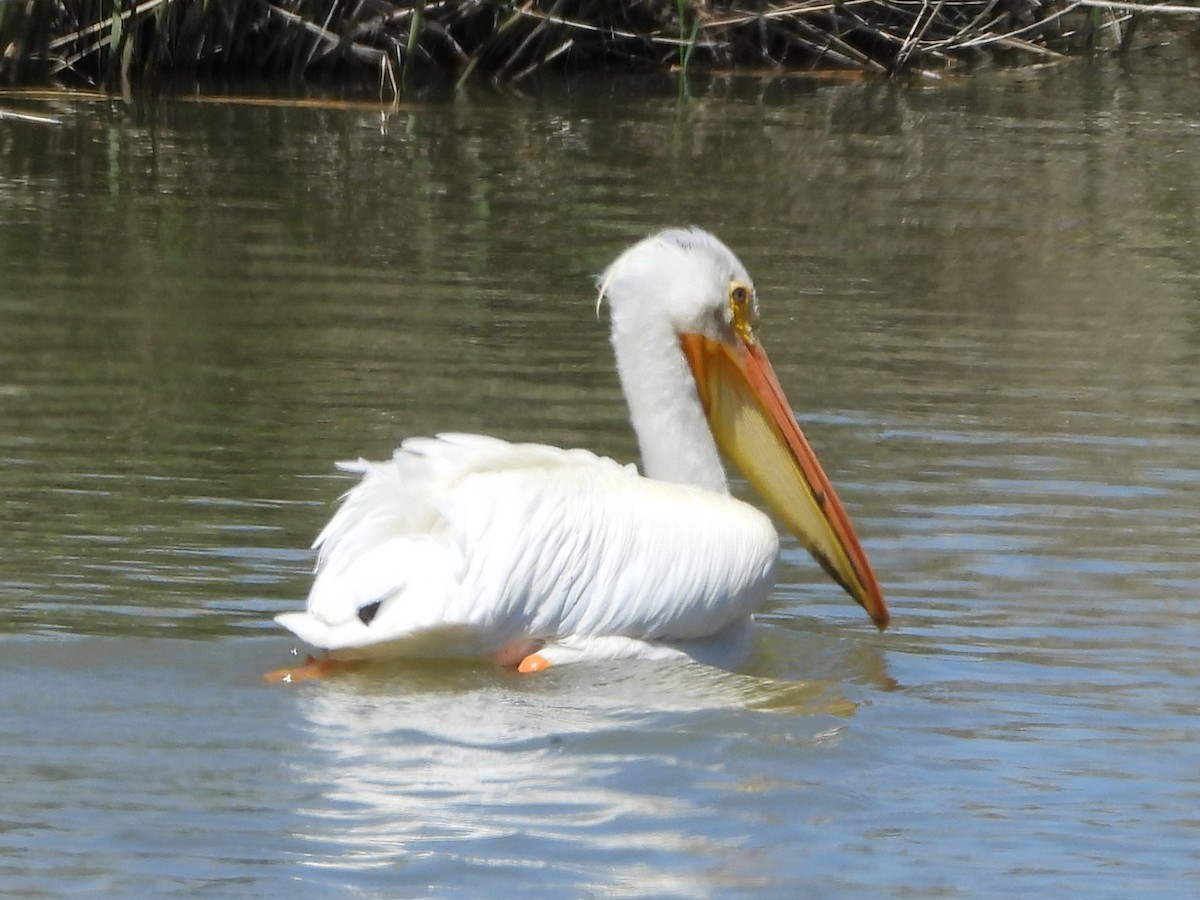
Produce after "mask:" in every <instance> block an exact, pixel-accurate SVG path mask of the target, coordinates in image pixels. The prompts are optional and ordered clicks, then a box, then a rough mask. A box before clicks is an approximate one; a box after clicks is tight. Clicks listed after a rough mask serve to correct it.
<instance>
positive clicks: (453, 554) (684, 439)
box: [277, 230, 886, 669]
mask: <svg viewBox="0 0 1200 900" xmlns="http://www.w3.org/2000/svg"><path fill="white" fill-rule="evenodd" d="M601 292H602V296H603V297H604V298H607V299H608V301H609V304H610V307H611V311H612V319H613V346H614V350H615V353H616V357H617V364H618V369H619V372H620V375H621V380H622V384H623V387H624V390H625V394H626V397H627V399H628V401H629V404H630V413H631V419H632V422H633V424H634V428H635V430H636V432H637V434H638V440H639V444H640V447H641V450H642V456H643V460H644V465H645V468H646V476H642V475H639V474H638V473H637V471H636V470H635V468H634V467H633V466H622V465H619V464H618V463H616V462H614V461H612V460H610V459H605V458H602V457H598V456H596V455H595V454H592V453H590V452H588V451H586V450H561V449H558V448H555V447H548V446H544V445H540V444H512V443H508V442H506V441H502V440H498V439H496V438H491V437H484V436H480V435H468V434H443V435H439V436H437V437H434V438H412V439H409V440H406V441H404V442H403V444H402V445H401V447H400V448H399V449H398V450H397V451H396V452H395V455H394V456H393V458H392V459H391V460H389V461H386V462H368V461H366V460H359V461H357V462H354V463H343V464H340V467H341V468H342V469H344V470H345V471H349V472H354V473H357V474H360V475H361V476H362V480H361V481H360V482H359V483H358V485H357V486H356V487H354V488H353V489H351V490H350V491H349V492H348V493H347V494H346V496H345V498H344V499H343V502H342V505H341V507H340V508H339V509H338V511H337V512H336V513H335V515H334V516H333V518H332V520H331V521H330V522H329V524H328V525H327V526H326V527H325V529H324V530H323V531H322V532H321V534H320V536H319V537H318V538H317V541H316V543H315V545H314V546H315V547H316V548H317V549H318V559H317V566H316V576H315V580H314V582H313V586H312V590H311V592H310V594H309V598H308V604H307V609H306V611H305V612H297V613H285V614H282V615H280V616H278V617H277V619H278V621H279V622H280V623H281V624H282V625H284V626H286V627H287V628H289V629H290V630H291V631H293V632H294V633H295V634H296V635H297V636H298V637H300V638H301V639H302V640H304V641H306V642H308V643H310V644H312V645H314V646H316V647H320V648H322V649H325V650H327V651H329V652H330V654H331V655H333V656H334V657H336V658H343V659H352V658H359V657H382V656H399V655H404V656H416V657H440V656H487V657H492V658H495V659H498V660H499V661H501V662H503V663H505V664H511V665H516V664H517V663H519V662H522V661H523V660H524V661H526V663H528V661H529V660H536V664H535V665H525V664H523V666H522V668H530V669H536V668H541V667H543V666H544V665H547V664H552V663H560V662H565V661H568V660H571V659H577V658H593V659H594V658H617V657H622V656H651V657H661V656H671V655H679V654H685V655H688V656H692V657H696V658H700V659H704V660H707V661H715V662H722V661H727V658H728V656H729V655H730V654H731V653H737V652H740V651H742V650H744V649H745V646H746V643H747V637H748V633H749V622H750V615H751V613H752V612H753V611H754V610H755V609H756V608H757V607H758V606H760V605H761V604H762V602H763V601H764V599H765V598H766V596H767V594H768V592H769V590H770V588H771V586H772V584H773V583H774V577H775V568H776V563H777V559H778V554H779V542H778V537H777V535H776V532H775V528H774V526H773V525H772V523H771V521H770V519H769V518H768V517H767V516H766V515H764V514H763V513H761V512H759V511H758V510H757V509H755V508H754V507H752V506H750V505H748V504H746V503H743V502H741V501H739V500H735V499H734V498H732V497H731V496H730V495H729V494H728V489H727V487H726V481H725V474H724V471H723V468H722V466H721V462H720V455H719V453H718V449H717V440H716V439H715V437H716V438H718V439H719V438H720V437H721V436H722V435H724V434H726V432H725V431H722V430H721V428H719V427H718V426H717V424H716V422H715V421H714V422H713V428H714V429H716V435H714V432H713V431H710V429H709V425H708V422H707V421H706V416H707V418H708V420H714V418H715V416H717V415H718V414H720V415H722V416H724V415H725V414H727V413H730V411H731V410H732V418H733V419H734V420H735V421H734V424H733V425H731V426H729V427H730V428H731V429H732V430H730V431H729V432H728V435H729V437H728V439H727V440H724V441H723V442H722V446H723V447H724V448H725V449H726V450H727V451H728V452H733V451H735V450H738V448H739V446H740V443H744V442H745V441H744V439H743V438H742V437H740V435H742V434H744V428H743V427H742V426H741V425H738V424H737V421H738V420H739V419H741V420H742V421H746V419H745V417H746V415H747V412H746V410H744V409H743V408H742V405H743V404H742V394H747V395H748V392H749V391H750V390H751V389H750V388H747V387H745V386H744V385H741V386H739V384H740V383H739V384H735V386H734V388H735V390H734V394H733V395H731V396H733V400H729V399H728V396H727V395H726V394H721V393H716V394H714V393H713V391H714V390H716V387H715V386H716V385H717V383H718V379H723V378H724V374H725V373H724V369H723V368H722V367H728V365H729V364H728V363H727V362H723V361H722V360H724V359H725V357H726V356H728V358H729V359H734V360H735V361H736V360H739V359H740V360H742V362H741V363H737V364H738V365H741V364H743V363H744V364H746V365H752V364H753V362H754V360H753V359H752V358H751V357H750V356H748V355H747V352H746V351H745V349H744V348H742V346H741V345H742V344H743V343H745V342H746V340H747V339H748V340H749V345H748V346H750V354H751V355H752V354H755V353H761V350H760V349H757V348H756V347H755V346H753V345H754V344H755V341H754V338H753V336H752V332H751V328H752V325H753V322H754V319H755V317H756V313H757V309H756V298H755V297H754V295H753V287H752V286H751V283H750V279H749V276H748V275H747V274H746V272H745V269H744V268H743V267H742V265H741V263H740V262H738V261H737V259H736V257H734V255H733V254H732V253H731V252H730V251H729V250H728V249H727V248H726V247H725V246H724V245H723V244H721V243H720V242H719V241H718V240H717V239H716V238H714V237H712V236H711V235H709V234H707V233H705V232H701V231H697V230H673V231H666V232H662V233H660V234H658V235H655V236H653V237H651V238H647V239H646V240H645V241H642V242H640V243H639V244H637V245H635V246H634V247H632V248H630V249H629V250H627V251H626V252H625V253H624V254H623V255H622V256H621V257H620V258H619V259H618V260H617V261H616V262H614V263H613V265H612V266H611V267H610V268H609V270H608V271H607V272H606V273H605V275H604V276H603V278H602V281H601ZM689 335H690V336H691V337H685V336H689ZM689 341H691V344H689V343H688V342H689ZM689 348H691V349H689ZM696 348H701V349H696ZM704 354H714V355H712V356H711V360H712V362H711V366H712V367H715V368H710V363H709V362H706V361H705V360H704V359H700V357H701V356H703V355H704ZM723 354H724V355H723ZM705 359H707V357H705ZM747 360H749V362H747ZM764 360H765V357H764ZM764 364H765V363H764ZM767 368H768V369H769V365H768V366H767ZM714 372H715V373H716V374H715V375H714V374H713V373H714ZM772 379H773V376H772ZM710 381H711V382H712V385H710V384H709V382H710ZM734 381H735V382H736V381H737V378H736V377H735V378H734ZM738 391H740V392H741V393H738ZM780 396H781V395H780ZM702 398H703V399H702ZM718 406H719V407H721V409H719V410H718V409H715V408H714V407H718ZM760 415H761V413H760ZM786 417H787V418H788V419H789V420H790V422H791V426H792V427H793V428H794V427H795V423H794V420H791V416H790V413H788V414H787V416H786ZM739 429H741V430H739ZM796 431H797V434H798V433H799V432H798V429H797V430H796ZM781 440H782V438H781ZM802 440H803V439H802V438H801V441H802ZM755 446H757V444H756V445H755ZM805 448H807V444H805ZM808 452H809V453H811V451H808ZM814 465H815V458H814ZM818 469H819V467H818ZM784 474H785V475H790V477H792V478H795V477H796V474H795V473H794V472H793V473H784ZM822 478H823V475H822ZM825 486H827V485H825ZM825 486H817V487H813V486H812V485H808V486H807V487H805V488H804V491H805V492H806V493H807V494H808V495H809V496H810V497H812V496H813V495H814V494H815V496H816V499H813V500H812V503H813V504H814V505H813V509H814V510H816V515H817V518H818V519H819V520H821V521H823V520H824V518H825V517H829V516H830V515H831V513H830V512H829V511H828V510H827V509H826V508H825V506H826V500H825V498H824V496H823V495H824V489H823V488H824V487H825ZM760 490H761V486H760ZM828 490H829V493H830V494H832V489H831V488H829V489H828ZM833 503H834V505H835V506H837V511H838V512H839V513H840V504H837V502H836V497H834V498H833ZM840 514H841V515H842V516H843V517H844V513H840ZM784 515H785V518H788V520H789V523H791V519H790V518H789V516H788V515H787V514H786V513H785V514H784ZM803 527H807V525H805V526H803ZM845 527H846V528H847V529H848V528H849V523H848V521H847V522H846V523H845ZM801 530H803V528H802V529H801ZM798 533H799V532H798ZM850 533H851V536H852V535H853V533H852V531H851V532H850ZM805 537H806V536H805V535H801V539H802V541H805V544H806V546H809V547H810V549H812V550H813V552H814V555H816V556H817V557H818V559H819V560H820V561H821V562H822V565H824V566H825V567H826V568H827V569H828V570H830V572H831V574H833V575H834V577H835V578H837V579H838V580H839V581H840V582H841V583H842V584H843V586H845V587H846V588H847V590H850V591H851V592H852V593H855V591H856V590H858V588H859V586H858V585H856V584H851V583H849V582H854V581H855V580H856V579H857V578H860V570H861V569H862V568H863V566H865V556H863V557H862V560H861V563H859V561H858V558H857V556H856V555H855V554H854V553H853V552H850V551H847V552H848V553H849V555H850V556H851V557H852V558H853V559H854V562H853V563H851V564H850V568H849V570H846V567H845V566H844V565H843V564H842V563H841V562H840V561H839V560H838V559H833V560H831V559H830V557H831V556H837V553H838V552H841V551H840V550H838V549H837V547H841V545H842V544H843V543H844V538H843V537H842V536H841V534H840V532H839V533H838V534H837V535H835V536H834V537H833V538H832V539H830V538H829V537H828V536H825V537H822V536H819V535H818V536H815V537H814V536H812V535H809V536H808V537H809V538H810V539H809V540H805ZM831 540H832V544H834V545H837V546H836V547H835V548H834V550H827V549H826V547H825V544H829V543H830V541H831ZM822 542H824V543H822ZM852 543H853V544H854V545H855V548H857V541H856V540H855V541H852ZM857 554H858V555H861V549H858V550H857ZM823 556H824V558H823ZM847 571H849V574H847ZM866 574H867V576H868V578H867V580H868V581H869V582H870V585H871V589H868V590H867V591H866V593H868V594H870V593H871V590H872V589H873V592H874V595H878V588H877V586H874V579H873V576H870V572H869V567H868V568H867V569H866ZM856 598H857V599H859V602H862V603H864V605H865V606H868V609H869V611H870V610H871V607H870V606H869V605H868V603H866V602H864V600H863V598H862V597H861V596H859V595H858V594H856ZM871 600H874V597H871ZM878 603H879V604H880V606H881V607H882V597H878ZM872 614H873V615H875V617H876V621H877V622H879V621H880V619H879V617H878V615H876V613H875V612H874V611H872ZM883 616H884V619H883V621H884V622H886V610H884V613H883ZM535 654H536V656H535Z"/></svg>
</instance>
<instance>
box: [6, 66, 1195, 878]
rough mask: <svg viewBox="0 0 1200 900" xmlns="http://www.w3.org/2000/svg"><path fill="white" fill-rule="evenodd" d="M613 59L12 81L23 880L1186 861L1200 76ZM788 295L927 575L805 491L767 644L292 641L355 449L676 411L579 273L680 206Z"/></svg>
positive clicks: (889, 511) (864, 872) (772, 871)
mask: <svg viewBox="0 0 1200 900" xmlns="http://www.w3.org/2000/svg"><path fill="white" fill-rule="evenodd" d="M1194 76H1195V71H1194V66H1193V64H1192V63H1191V62H1190V60H1188V59H1181V58H1175V57H1172V56H1170V55H1166V54H1164V55H1161V56H1144V57H1140V58H1137V59H1135V60H1133V61H1132V62H1131V63H1130V64H1129V65H1128V66H1126V67H1124V68H1118V67H1116V66H1110V65H1107V64H1097V65H1085V64H1079V65H1072V66H1067V67H1063V68H1061V69H1058V70H1048V71H1042V72H1035V73H993V74H987V75H983V76H980V77H978V78H975V79H973V80H971V81H967V82H963V83H951V84H943V85H938V86H934V87H914V86H882V85H814V84H810V83H807V82H803V81H799V80H777V81H766V82H760V81H757V80H752V79H747V80H728V81H714V82H706V83H701V82H696V83H693V84H692V85H691V94H690V96H685V97H681V96H680V93H679V91H678V89H677V85H675V84H673V83H669V82H665V81H654V80H643V79H625V78H622V79H617V80H616V81H615V82H613V83H601V82H598V81H597V82H593V83H587V84H576V85H572V86H558V87H555V86H552V85H546V86H543V87H542V88H541V89H539V90H538V91H536V92H534V93H531V94H525V95H497V94H490V93H487V92H484V91H478V92H475V93H472V94H471V95H468V96H465V97H462V98H459V99H458V100H457V101H455V102H453V103H428V104H422V105H414V106H413V107H411V108H405V109H402V110H400V111H399V112H396V113H391V114H387V115H381V114H380V113H379V112H377V111H368V110H364V109H336V108H330V109H311V108H261V107H248V106H237V105H229V104H204V103H192V102H182V101H175V102H171V101H167V100H159V101H147V102H145V103H141V104H135V105H133V106H131V107H124V106H121V105H120V104H115V103H114V104H109V103H85V102H72V103H61V104H37V105H35V104H34V103H33V101H16V100H11V101H10V100H6V99H0V102H2V103H9V104H19V105H22V108H26V107H28V108H32V109H35V110H36V111H39V112H42V113H50V114H53V115H55V116H56V117H58V118H59V119H60V120H61V122H62V124H61V125H60V126H57V127H48V126H38V125H32V124H8V125H5V126H3V128H2V129H0V209H2V210H3V216H2V218H0V478H2V479H3V480H2V482H0V484H2V486H3V489H2V491H0V535H2V537H0V765H3V768H4V770H5V771H6V773H7V777H6V782H7V783H8V785H9V787H8V788H6V791H5V803H4V810H3V812H2V813H0V885H2V886H3V887H4V888H5V889H6V890H8V891H11V892H13V893H18V894H23V895H32V894H39V893H40V894H59V893H98V892H104V893H114V894H135V893H154V894H160V895H161V894H166V895H169V894H172V893H178V894H188V895H191V894H194V893H196V892H197V891H204V892H206V893H209V894H230V895H237V896H245V895H276V894H287V895H289V896H295V895H297V894H299V895H301V896H320V895H333V894H343V893H354V894H361V895H366V896H376V895H377V896H423V895H441V896H446V895H453V896H463V895H477V896H481V895H495V894H497V893H500V892H501V891H504V890H510V889H517V890H522V889H529V888H535V889H542V890H545V891H549V892H551V893H552V894H554V895H566V896H580V895H590V894H601V895H609V894H612V895H630V896H638V895H646V896H688V897H693V896H710V895H716V896H724V895H742V894H749V893H762V894H765V895H779V896H782V895H796V894H800V895H814V894H815V895H821V894H827V893H828V894H833V893H836V894H850V895H854V894H861V895H864V896H867V895H869V896H877V895H880V894H882V895H889V896H897V895H904V896H907V895H913V894H916V895H921V896H927V895H931V894H940V895H943V896H970V897H979V896H991V895H1000V894H1004V895H1007V894H1010V893H1012V892H1020V893H1039V894H1048V893H1055V894H1057V893H1065V892H1068V891H1070V892H1084V893H1085V894H1086V895H1087V896H1129V895H1131V894H1134V893H1135V892H1142V891H1148V890H1162V891H1167V892H1169V893H1170V894H1172V895H1180V894H1185V893H1190V892H1193V891H1194V890H1195V886H1196V884H1197V883H1200V850H1198V849H1197V847H1200V815H1198V814H1197V812H1196V810H1197V808H1198V801H1200V767H1198V766H1197V765H1196V761H1197V755H1196V750H1195V747H1196V742H1197V738H1198V737H1200V728H1198V726H1197V714H1198V712H1200V700H1198V699H1197V698H1198V697H1200V662H1198V660H1200V624H1198V614H1200V561H1198V560H1197V552H1196V546H1197V537H1198V536H1200V511H1198V509H1200V465H1198V464H1197V459H1200V454H1198V452H1197V451H1198V450H1200V427H1198V426H1197V421H1198V419H1197V414H1198V402H1197V401H1198V399H1200V278H1198V272H1200V251H1198V250H1197V248H1198V247H1200V242H1198V240H1197V238H1198V236H1200V235H1198V234H1197V221H1198V220H1197V219H1196V216H1195V210H1196V208H1197V199H1198V197H1197V194H1198V193H1200V187H1198V186H1200V154H1198V153H1197V152H1196V148H1197V141H1198V140H1200V116H1198V115H1197V114H1196V113H1195V110H1196V109H1200V102H1198V101H1200V97H1197V95H1196V88H1195V83H1196V82H1195V78H1194ZM685 223H695V224H699V225H703V226H706V227H708V228H711V229H712V230H714V231H716V232H717V233H718V234H720V235H721V236H722V237H723V238H724V239H725V240H726V241H727V242H728V243H729V244H730V245H731V246H732V247H733V248H734V249H735V250H736V251H737V252H738V253H739V255H740V256H741V257H742V259H743V261H744V262H745V263H746V264H747V266H748V267H749V268H750V270H751V272H752V273H753V274H754V275H755V277H756V280H757V283H758V287H759V291H760V294H761V295H762V298H763V304H764V322H763V324H762V335H763V339H764V341H765V343H766V345H767V346H768V348H769V349H770V351H771V354H772V358H773V360H774V362H775V365H776V369H777V371H778V374H779V376H780V379H781V381H782V382H783V384H784V385H785V386H786V387H787V388H788V391H789V395H790V397H791V399H792V400H793V402H794V403H795V404H796V406H797V411H798V414H799V416H800V419H801V422H802V424H803V425H804V427H805V429H806V432H807V433H808V435H809V437H810V439H811V440H812V442H813V443H814V445H815V446H816V447H817V449H818V451H819V453H820V454H821V457H822V460H823V461H824V463H825V465H826V468H827V470H828V472H829V474H830V476H831V478H832V479H833V481H834V482H835V484H837V485H838V487H839V491H840V493H841V495H842V499H843V500H844V502H845V503H846V505H847V507H848V508H849V510H850V512H851V514H852V516H853V518H854V520H855V523H856V525H857V526H858V529H859V531H860V533H861V535H862V537H863V539H864V543H865V545H866V547H867V550H868V552H869V554H870V556H871V558H872V561H873V563H874V566H875V568H876V570H877V571H878V573H879V575H880V578H881V581H882V582H883V585H884V589H885V592H886V593H887V595H888V598H889V601H890V603H891V606H892V610H893V615H894V623H893V626H892V628H891V629H890V630H889V631H887V632H886V633H883V634H878V633H876V632H875V630H874V629H873V627H872V626H871V625H870V623H869V622H868V621H867V620H866V618H865V616H863V615H862V613H861V610H859V609H858V608H857V607H855V606H854V605H853V604H852V603H849V602H848V601H846V600H845V598H844V597H843V596H842V595H841V593H840V592H839V591H838V589H836V588H835V587H834V586H832V585H830V584H829V583H828V582H827V581H826V580H824V578H823V577H822V576H821V575H820V573H819V572H818V571H817V570H816V568H815V566H813V565H812V564H811V563H810V562H809V561H808V560H807V558H806V557H805V555H804V553H803V552H802V551H800V550H799V549H798V548H796V546H795V545H794V543H792V542H790V540H789V541H788V542H787V543H786V544H785V564H784V566H783V569H782V576H781V580H780V584H779V586H778V587H777V589H776V591H775V593H774V596H773V599H772V601H771V603H770V605H769V606H768V608H767V609H765V610H764V611H763V614H762V615H761V617H760V621H759V626H758V629H757V635H756V642H755V647H754V651H753V655H752V657H751V658H750V659H749V660H748V661H747V663H746V664H745V666H744V667H742V669H740V670H739V671H737V672H722V671H718V670H714V669H706V668H701V667H698V666H662V665H651V664H646V663H634V664H622V665H619V666H612V665H604V666H574V667H564V668H560V669H552V670H550V671H549V672H547V673H545V674H544V675H541V676H537V677H529V678H525V677H519V676H516V675H514V674H512V673H509V672H506V671H501V670H497V669H495V668H493V667H491V666H489V665H483V664H461V663H437V664H428V663H426V664H420V665H397V666H389V667H379V668H375V669H368V670H365V671H362V672H357V673H353V674H350V675H347V676H345V677H342V678H339V679H335V680H332V681H329V682H326V683H316V684H304V685H298V686H295V687H293V688H270V687H266V686H264V685H263V684H262V683H261V681H260V679H259V676H260V675H261V674H262V672H264V671H266V670H268V669H271V668H274V667H276V666H279V665H283V664H286V663H287V662H288V660H289V659H290V658H291V657H290V654H291V651H292V649H293V647H294V642H293V641H292V640H290V639H289V637H288V636H287V635H286V634H285V633H283V632H282V631H280V630H279V629H278V628H277V627H276V626H275V625H274V624H273V623H272V622H271V617H272V615H274V614H275V613H277V612H280V611H283V610H290V609H296V608H299V606H300V605H301V603H302V601H303V597H304V594H305V592H306V589H307V584H308V570H309V567H310V565H311V558H310V556H309V553H308V552H307V550H306V549H305V548H306V547H307V546H308V544H309V543H310V541H311V539H312V537H313V535H315V534H316V532H317V531H318V530H319V528H320V526H321V524H322V523H323V521H324V520H325V519H326V518H327V516H328V515H329V512H330V510H331V509H332V504H333V502H334V501H335V499H336V497H337V496H338V495H339V494H340V493H341V491H343V490H344V489H345V488H346V487H347V482H346V480H345V479H344V478H342V477H340V476H338V475H337V474H336V473H335V472H334V471H333V469H332V461H333V460H336V459H343V458H348V457H349V458H353V457H357V456H359V455H365V456H368V457H380V456H384V455H386V454H388V453H389V452H390V450H391V448H392V447H393V446H394V445H395V444H396V443H397V442H398V441H399V440H400V439H401V438H402V437H404V436H406V435H410V434H421V433H430V432H433V431H437V430H471V431H481V432H487V433H494V434H499V435H502V436H505V437H509V438H514V439H523V440H524V439H530V440H545V441H551V442H553V443H558V444H568V445H583V446H588V447H591V448H593V449H596V450H599V451H601V452H604V453H609V454H612V455H615V456H617V457H619V458H621V459H633V458H634V457H635V447H634V443H633V439H632V435H631V434H630V433H629V430H628V426H627V423H626V421H625V412H624V406H623V403H622V400H621V397H620V393H619V389H618V386H617V383H616V377H615V374H614V373H613V371H612V364H611V360H610V357H609V351H608V346H607V338H606V334H605V321H604V319H603V316H602V317H601V318H600V319H599V320H597V317H596V315H595V312H594V305H593V304H594V293H593V288H592V282H591V279H592V277H593V275H594V274H595V273H596V272H598V271H600V270H601V269H602V268H603V266H604V265H605V264H606V263H607V262H608V261H609V260H610V259H611V258H612V257H613V256H614V255H615V254H616V253H617V252H618V251H619V250H620V249H622V248H623V247H624V246H625V245H626V244H627V243H629V242H630V241H632V240H633V239H636V238H637V237H640V236H641V235H643V234H645V233H647V232H648V231H650V230H653V229H655V228H657V227H660V226H662V225H666V224H685Z"/></svg>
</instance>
